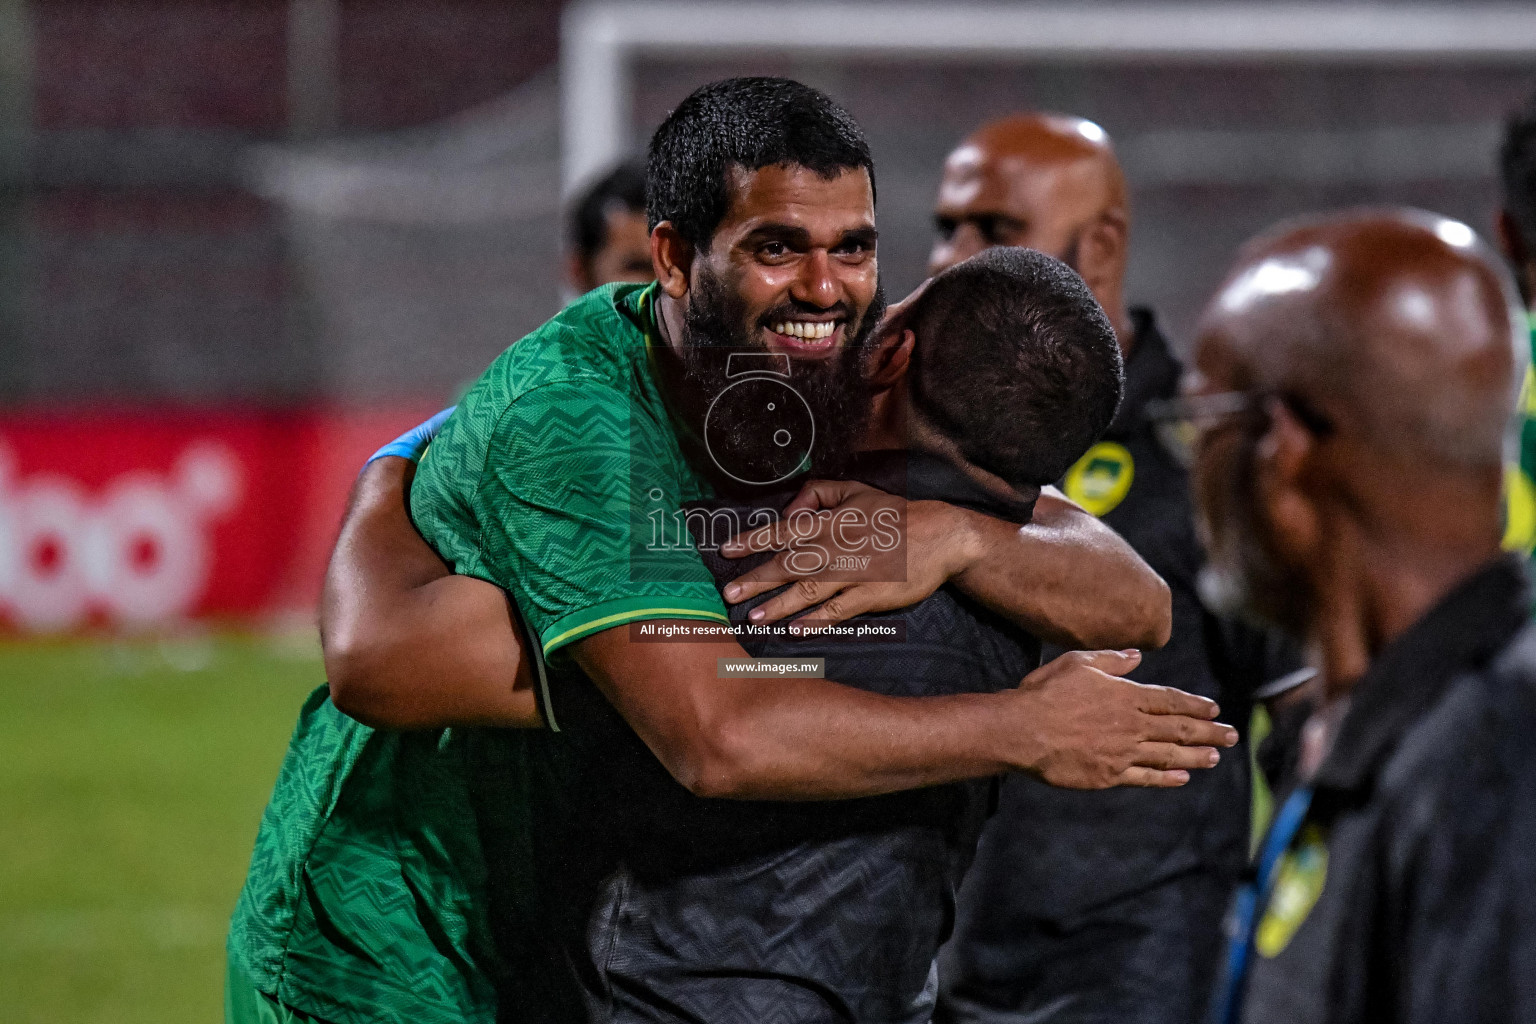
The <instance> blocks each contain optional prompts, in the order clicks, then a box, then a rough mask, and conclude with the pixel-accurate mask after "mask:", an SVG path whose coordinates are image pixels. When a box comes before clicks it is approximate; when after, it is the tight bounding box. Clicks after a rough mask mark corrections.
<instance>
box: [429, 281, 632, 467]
mask: <svg viewBox="0 0 1536 1024" xmlns="http://www.w3.org/2000/svg"><path fill="white" fill-rule="evenodd" d="M642 291H643V287H642V286H639V285H633V284H624V285H606V286H604V287H602V288H599V289H597V290H595V291H592V292H588V293H587V294H586V295H583V296H581V297H580V298H578V299H577V300H576V301H574V302H572V303H571V304H570V305H568V306H566V307H565V309H563V310H561V311H560V313H559V314H557V315H556V316H555V317H553V318H552V319H550V320H548V321H546V322H545V323H544V324H543V325H542V326H540V327H539V328H537V329H536V330H534V331H533V332H532V333H530V334H528V335H526V336H525V337H523V338H522V339H520V340H519V341H517V342H516V343H514V344H513V345H511V346H509V347H508V348H507V349H506V350H504V351H503V352H502V353H501V355H499V356H497V357H496V359H495V360H494V361H493V362H492V363H491V365H490V366H489V367H487V368H486V370H485V372H484V373H482V374H481V375H480V377H479V379H477V380H476V381H475V383H474V384H472V385H471V386H470V388H469V390H468V391H467V392H466V393H465V394H464V397H463V398H462V399H461V400H460V401H459V403H458V408H457V409H456V410H455V411H454V414H453V416H451V417H450V418H449V419H448V422H447V423H445V424H444V425H443V429H442V431H441V432H440V433H439V434H438V436H437V437H436V438H434V439H433V442H432V444H431V446H430V447H429V448H428V449H427V452H426V455H425V456H424V457H423V459H422V461H421V466H420V469H419V472H418V476H417V484H416V485H413V492H414V491H415V490H416V489H417V487H418V486H419V487H420V488H421V489H422V490H424V491H425V490H429V489H430V488H432V487H433V486H435V485H436V484H435V483H434V482H436V483H441V482H442V481H443V478H444V475H445V474H447V476H450V477H452V478H453V479H454V480H455V481H456V482H458V483H461V484H462V483H463V481H464V479H465V476H466V474H467V476H468V478H469V479H475V478H478V476H479V472H480V469H481V467H482V466H483V464H484V462H485V458H486V454H487V451H488V450H489V448H490V445H491V439H492V437H493V436H494V435H495V432H496V430H497V427H498V424H500V422H501V420H502V418H503V417H504V416H505V415H506V413H507V411H508V410H509V409H511V408H512V407H513V405H514V404H517V403H537V402H539V401H540V400H541V399H542V398H544V397H545V396H551V399H552V400H555V399H558V401H557V405H558V408H559V409H561V410H563V411H564V412H565V413H567V414H568V416H567V417H566V418H567V419H571V420H576V421H580V420H583V419H584V418H588V417H590V415H591V414H593V413H594V411H595V410H597V409H599V408H601V407H602V405H603V402H604V401H605V400H607V401H609V402H610V404H611V402H612V400H613V399H614V397H615V396H620V397H621V398H623V399H624V400H629V399H632V398H634V397H635V396H636V394H637V393H638V390H639V389H638V387H637V384H638V381H639V374H638V373H637V370H638V368H639V367H640V365H641V364H642V363H643V362H644V360H645V345H646V337H645V332H644V330H643V329H642V328H641V327H640V326H639V323H638V322H637V319H636V314H635V312H634V305H635V302H636V300H637V299H638V298H639V295H640V293H641V292H642ZM558 385H571V386H573V387H574V388H575V389H576V391H577V393H578V396H579V401H576V400H573V397H572V395H571V388H558V387H557V386H558ZM536 418H538V419H542V417H536Z"/></svg>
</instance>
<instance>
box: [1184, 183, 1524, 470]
mask: <svg viewBox="0 0 1536 1024" xmlns="http://www.w3.org/2000/svg"><path fill="white" fill-rule="evenodd" d="M1518 308H1519V307H1518V299H1517V298H1516V297H1515V296H1514V295H1513V293H1512V291H1511V289H1510V286H1509V282H1508V279H1507V277H1506V276H1505V275H1504V273H1503V272H1502V271H1501V270H1500V268H1499V264H1498V261H1497V259H1496V257H1495V256H1494V254H1493V253H1492V251H1491V250H1489V249H1488V247H1487V246H1486V245H1484V244H1483V243H1482V242H1480V241H1479V240H1478V239H1477V237H1476V235H1475V234H1474V233H1473V232H1472V230H1471V229H1470V228H1468V227H1467V226H1466V225H1464V224H1461V223H1460V222H1458V221H1452V220H1447V219H1445V218H1443V217H1437V216H1435V215H1433V214H1428V213H1420V212H1417V211H1386V212H1384V211H1375V212H1370V211H1362V212H1358V213H1352V214H1346V215H1343V216H1336V217H1332V218H1327V219H1317V220H1310V221H1300V222H1294V223H1291V224H1288V225H1284V226H1282V227H1280V228H1278V229H1276V230H1274V231H1272V232H1270V233H1268V234H1266V235H1263V236H1261V237H1259V238H1258V239H1255V240H1254V241H1252V242H1250V243H1249V244H1248V245H1247V246H1245V247H1244V249H1243V250H1242V252H1241V254H1240V256H1239V258H1238V261H1237V264H1236V266H1235V267H1234V268H1233V270H1232V272H1231V273H1230V275H1229V276H1228V278H1227V280H1226V283H1225V284H1224V285H1223V286H1222V288H1221V290H1220V291H1219V292H1218V293H1217V296H1216V298H1215V300H1214V301H1213V302H1212V303H1211V305H1210V307H1209V308H1208V309H1207V311H1206V314H1205V316H1204V318H1203V319H1202V321H1201V327H1200V332H1199V333H1200V336H1201V342H1200V348H1201V352H1202V362H1206V361H1219V362H1221V363H1223V364H1224V367H1223V368H1224V371H1225V372H1226V373H1227V374H1230V376H1231V379H1232V381H1233V383H1234V384H1235V385H1236V387H1237V389H1238V390H1246V391H1268V392H1289V393H1293V394H1295V395H1298V396H1300V397H1302V398H1305V399H1307V400H1308V401H1310V402H1312V403H1313V404H1315V405H1316V406H1317V407H1318V408H1319V409H1321V410H1324V411H1326V412H1327V413H1328V414H1329V415H1331V416H1335V417H1337V418H1339V419H1340V420H1342V421H1344V422H1347V423H1352V424H1354V425H1356V426H1357V427H1358V428H1359V432H1360V437H1361V438H1362V440H1364V441H1365V442H1366V443H1368V444H1370V445H1372V446H1374V447H1377V448H1379V449H1380V453H1381V455H1382V456H1383V457H1386V458H1392V457H1396V456H1405V457H1410V458H1412V459H1413V460H1415V461H1420V460H1423V459H1426V458H1427V459H1432V460H1437V461H1441V462H1445V463H1447V464H1461V465H1468V466H1487V465H1497V464H1498V463H1499V462H1500V461H1501V458H1502V455H1503V441H1504V434H1505V431H1506V429H1507V427H1508V424H1509V419H1510V413H1511V410H1512V408H1513V402H1514V398H1515V388H1516V387H1517V385H1518V378H1517V377H1516V375H1515V367H1516V363H1517V359H1518V355H1517V353H1518V343H1517V339H1518V338H1519V334H1518V328H1517V326H1516V322H1515V321H1514V320H1513V319H1512V317H1513V316H1514V315H1515V314H1516V312H1517V311H1518ZM1202 369H1204V367H1203V366H1202Z"/></svg>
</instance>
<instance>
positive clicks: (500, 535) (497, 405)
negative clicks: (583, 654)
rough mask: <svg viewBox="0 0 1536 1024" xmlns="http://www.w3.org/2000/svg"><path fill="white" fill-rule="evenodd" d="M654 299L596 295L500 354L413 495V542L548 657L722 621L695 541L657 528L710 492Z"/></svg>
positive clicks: (647, 290) (426, 461)
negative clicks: (661, 626) (651, 629)
mask: <svg viewBox="0 0 1536 1024" xmlns="http://www.w3.org/2000/svg"><path fill="white" fill-rule="evenodd" d="M655 292H656V286H655V285H634V284H619V285H608V286H605V287H603V288H599V289H597V290H596V291H594V292H591V293H590V294H588V295H587V296H585V297H584V298H582V299H580V300H578V301H577V302H575V303H573V304H572V305H571V306H568V307H567V308H566V309H565V311H564V312H562V313H561V314H560V315H559V316H557V317H556V318H555V319H553V320H551V321H550V322H549V323H547V324H545V325H544V326H543V327H541V328H540V329H539V330H538V331H536V332H534V333H533V334H532V335H529V336H528V337H527V338H526V339H524V340H523V341H521V342H519V343H518V344H516V345H513V346H512V347H511V348H509V349H507V351H506V352H504V353H502V355H501V356H500V357H499V358H498V359H497V360H496V361H495V362H494V363H492V364H491V367H490V369H489V370H487V371H486V372H485V374H484V375H483V376H482V377H481V378H480V380H479V381H478V382H476V384H475V385H474V387H472V388H470V390H469V392H468V393H467V394H466V395H465V396H464V398H463V400H462V401H461V402H460V403H459V406H458V409H457V410H456V411H455V412H454V414H453V415H452V416H451V417H449V419H448V422H447V423H445V424H444V425H443V430H442V433H440V434H439V435H438V436H437V437H436V438H434V439H433V441H432V444H431V446H430V447H428V449H427V451H426V454H425V455H424V456H422V460H421V465H420V466H419V467H418V468H417V470H416V479H415V481H414V482H413V483H412V485H411V516H412V518H413V519H414V520H415V522H416V526H417V528H418V529H420V530H421V532H422V535H423V536H425V537H426V538H427V540H428V542H430V543H431V544H432V546H433V547H434V548H436V549H437V551H438V553H439V554H441V555H442V556H443V557H444V558H446V559H448V560H449V561H450V562H451V563H452V564H453V567H454V571H455V572H458V573H462V574H464V575H468V576H478V577H480V578H481V579H486V580H489V581H491V582H492V583H495V584H496V585H497V586H499V587H501V588H503V589H504V590H506V591H507V592H508V593H509V594H511V595H512V597H513V598H514V600H515V602H516V605H517V608H518V611H519V612H520V613H521V615H522V617H523V619H524V621H525V622H526V624H527V626H528V627H529V629H530V630H531V632H532V633H533V635H534V637H535V638H536V639H537V641H538V644H539V647H540V649H541V650H542V652H543V654H544V655H545V656H546V657H548V656H550V655H553V654H555V653H556V652H557V651H559V650H560V649H561V648H563V647H565V646H566V645H568V644H570V643H572V642H574V641H576V640H579V639H581V638H582V637H584V636H587V635H589V634H591V633H595V632H597V631H599V630H603V629H610V628H613V627H615V626H620V625H623V624H625V623H628V622H635V621H639V620H642V619H658V618H684V619H710V620H716V621H719V622H722V623H723V622H727V621H728V619H727V617H726V612H725V606H724V604H723V603H722V602H721V600H720V594H719V592H718V591H717V590H716V589H715V584H714V580H713V577H711V576H710V574H709V570H707V569H706V568H705V567H704V563H703V560H702V559H700V558H699V556H698V554H697V552H696V551H695V550H694V547H693V543H692V541H691V540H685V539H683V538H680V537H677V536H675V535H674V534H673V533H672V532H669V531H667V530H666V529H665V528H664V526H665V524H666V523H667V522H668V521H669V520H670V513H671V512H675V510H677V509H678V508H679V507H680V506H681V505H682V504H683V503H684V502H688V501H695V500H698V499H701V498H705V497H708V496H710V489H709V486H708V483H707V482H706V481H705V479H704V478H703V477H702V476H700V475H699V473H698V472H697V471H696V470H695V469H694V468H693V466H692V465H691V464H690V463H689V462H688V460H687V459H686V458H685V456H684V454H683V449H682V444H681V442H680V440H679V436H678V428H677V425H676V423H675V421H674V420H673V418H672V416H671V414H670V412H669V411H668V409H667V406H666V403H665V402H664V401H663V399H662V396H661V390H660V387H659V385H658V382H657V379H656V373H655V367H654V364H653V362H652V360H653V358H654V353H653V352H652V344H653V341H652V339H653V336H654V319H653V311H652V308H651V304H652V299H653V297H654V295H655ZM545 710H546V712H547V711H548V708H547V706H546V708H545ZM550 725H551V726H553V727H558V723H556V722H551V723H550Z"/></svg>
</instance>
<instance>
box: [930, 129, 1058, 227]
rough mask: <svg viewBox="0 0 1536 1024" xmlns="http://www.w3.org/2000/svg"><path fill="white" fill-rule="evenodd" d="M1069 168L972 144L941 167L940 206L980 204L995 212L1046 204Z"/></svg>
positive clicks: (958, 151) (956, 153)
mask: <svg viewBox="0 0 1536 1024" xmlns="http://www.w3.org/2000/svg"><path fill="white" fill-rule="evenodd" d="M1072 170H1073V167H1072V165H1069V164H1061V163H1054V162H1051V163H1041V162H1039V161H1034V160H1030V159H1029V158H1027V157H1024V156H1019V155H1016V154H1009V155H1002V156H999V155H996V154H992V153H989V152H987V151H986V150H985V149H984V148H982V147H979V146H975V145H965V146H961V147H960V148H959V149H958V150H956V151H955V152H954V153H952V154H951V155H950V158H949V160H948V161H946V162H945V165H944V176H943V178H942V179H941V181H940V183H939V203H940V204H941V205H944V206H972V205H981V206H989V207H993V208H995V210H996V212H999V213H1003V212H1007V209H1008V208H1009V207H1011V208H1013V209H1014V210H1025V209H1027V208H1031V207H1036V206H1040V205H1042V204H1046V205H1048V204H1049V203H1050V201H1051V196H1052V195H1053V194H1054V193H1056V192H1059V191H1060V190H1061V185H1062V184H1063V183H1064V182H1065V181H1066V179H1067V178H1068V177H1070V175H1071V172H1072Z"/></svg>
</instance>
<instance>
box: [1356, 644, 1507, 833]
mask: <svg viewBox="0 0 1536 1024" xmlns="http://www.w3.org/2000/svg"><path fill="white" fill-rule="evenodd" d="M1532 735H1536V623H1530V624H1527V625H1525V626H1524V627H1522V628H1521V629H1520V630H1519V631H1518V632H1517V633H1515V635H1514V636H1513V637H1511V638H1510V639H1509V641H1507V642H1506V643H1505V644H1504V646H1503V647H1502V648H1500V649H1499V650H1498V651H1497V652H1496V653H1495V654H1494V656H1493V657H1492V658H1490V659H1489V660H1488V662H1487V663H1485V664H1484V665H1482V666H1480V667H1478V668H1476V669H1471V670H1468V671H1465V672H1463V673H1461V674H1460V675H1458V676H1457V677H1456V678H1455V679H1454V680H1452V681H1451V683H1450V684H1449V685H1448V686H1447V687H1446V689H1445V690H1444V691H1443V692H1442V693H1441V695H1440V697H1439V698H1438V699H1437V700H1436V701H1435V702H1434V704H1433V706H1431V707H1430V708H1428V709H1427V710H1426V711H1425V713H1424V714H1423V715H1422V716H1421V717H1420V718H1419V720H1418V721H1417V722H1416V723H1415V724H1414V725H1413V726H1412V727H1411V728H1410V729H1409V730H1408V731H1407V733H1405V734H1404V736H1403V738H1402V741H1401V742H1400V744H1399V745H1398V748H1397V750H1396V751H1394V753H1393V754H1392V755H1391V757H1390V758H1389V759H1388V761H1387V764H1386V766H1385V768H1384V770H1383V772H1382V775H1381V782H1380V788H1381V792H1382V795H1383V796H1384V797H1385V798H1386V799H1387V801H1388V802H1389V806H1391V807H1393V808H1394V811H1393V812H1392V813H1394V814H1395V815H1398V816H1406V819H1407V820H1406V821H1405V822H1404V824H1406V825H1409V826H1410V827H1411V826H1412V825H1413V823H1414V822H1419V823H1420V824H1422V825H1424V827H1425V828H1427V829H1440V828H1443V827H1444V826H1445V825H1446V823H1448V822H1450V821H1452V820H1456V819H1459V818H1462V817H1464V816H1466V815H1477V814H1481V813H1483V805H1484V804H1486V803H1487V802H1489V801H1493V802H1494V803H1498V804H1506V803H1507V801H1508V800H1509V799H1511V798H1513V796H1514V794H1513V792H1512V791H1511V790H1510V789H1509V787H1508V786H1507V785H1506V783H1508V782H1510V781H1512V779H1513V778H1514V777H1517V776H1518V775H1519V774H1520V772H1521V771H1522V768H1521V766H1522V765H1524V764H1526V763H1527V762H1528V757H1527V755H1526V754H1525V750H1526V749H1527V748H1528V746H1529V742H1530V737H1531V736H1532ZM1524 789H1525V790H1526V791H1530V790H1531V787H1524ZM1528 795H1529V793H1528ZM1523 799H1524V798H1522V800H1523ZM1526 810H1527V811H1528V812H1529V813H1532V814H1536V807H1529V808H1526ZM1501 813H1502V812H1501Z"/></svg>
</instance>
